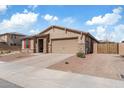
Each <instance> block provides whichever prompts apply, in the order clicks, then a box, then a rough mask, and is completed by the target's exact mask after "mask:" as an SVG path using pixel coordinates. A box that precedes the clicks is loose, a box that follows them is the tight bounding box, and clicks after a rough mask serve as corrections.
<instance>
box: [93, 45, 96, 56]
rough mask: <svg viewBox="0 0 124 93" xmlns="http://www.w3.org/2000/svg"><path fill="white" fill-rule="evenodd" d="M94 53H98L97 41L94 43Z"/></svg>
mask: <svg viewBox="0 0 124 93" xmlns="http://www.w3.org/2000/svg"><path fill="white" fill-rule="evenodd" d="M93 53H94V54H97V43H93Z"/></svg>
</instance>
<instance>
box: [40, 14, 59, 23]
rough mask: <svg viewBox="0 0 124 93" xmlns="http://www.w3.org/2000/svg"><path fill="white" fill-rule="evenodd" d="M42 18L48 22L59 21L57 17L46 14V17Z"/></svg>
mask: <svg viewBox="0 0 124 93" xmlns="http://www.w3.org/2000/svg"><path fill="white" fill-rule="evenodd" d="M42 18H43V19H44V20H46V21H48V22H54V21H58V20H59V18H58V17H57V16H53V15H50V14H46V15H45V16H42Z"/></svg>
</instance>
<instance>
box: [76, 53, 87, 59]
mask: <svg viewBox="0 0 124 93" xmlns="http://www.w3.org/2000/svg"><path fill="white" fill-rule="evenodd" d="M77 57H80V58H85V53H83V52H78V53H77Z"/></svg>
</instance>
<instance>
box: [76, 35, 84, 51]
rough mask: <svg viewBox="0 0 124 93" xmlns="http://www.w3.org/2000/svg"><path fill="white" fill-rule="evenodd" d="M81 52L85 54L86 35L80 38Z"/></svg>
mask: <svg viewBox="0 0 124 93" xmlns="http://www.w3.org/2000/svg"><path fill="white" fill-rule="evenodd" d="M78 45H79V52H83V53H85V35H83V36H82V38H81V37H80V36H79V38H78Z"/></svg>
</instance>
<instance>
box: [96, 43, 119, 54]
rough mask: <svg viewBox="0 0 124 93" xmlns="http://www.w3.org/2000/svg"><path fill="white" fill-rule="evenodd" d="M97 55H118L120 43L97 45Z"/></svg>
mask: <svg viewBox="0 0 124 93" xmlns="http://www.w3.org/2000/svg"><path fill="white" fill-rule="evenodd" d="M97 53H104V54H118V43H100V44H98V45H97Z"/></svg>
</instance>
